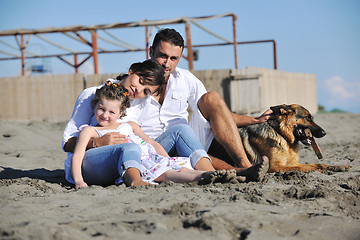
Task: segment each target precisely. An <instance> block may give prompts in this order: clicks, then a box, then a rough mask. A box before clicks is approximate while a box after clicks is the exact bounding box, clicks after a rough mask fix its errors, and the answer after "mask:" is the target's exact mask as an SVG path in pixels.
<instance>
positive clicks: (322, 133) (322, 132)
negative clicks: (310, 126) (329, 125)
mask: <svg viewBox="0 0 360 240" xmlns="http://www.w3.org/2000/svg"><path fill="white" fill-rule="evenodd" d="M321 135H322V136H323V137H324V136H325V135H326V132H325V130H324V129H321Z"/></svg>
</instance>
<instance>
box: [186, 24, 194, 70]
mask: <svg viewBox="0 0 360 240" xmlns="http://www.w3.org/2000/svg"><path fill="white" fill-rule="evenodd" d="M185 30H186V46H187V51H188V61H189V70H190V71H192V70H194V63H193V61H194V53H193V49H192V43H191V30H190V24H189V23H188V22H186V23H185Z"/></svg>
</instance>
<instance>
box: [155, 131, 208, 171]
mask: <svg viewBox="0 0 360 240" xmlns="http://www.w3.org/2000/svg"><path fill="white" fill-rule="evenodd" d="M155 141H157V142H158V143H160V145H161V146H162V147H163V148H164V149H165V151H166V152H167V153H168V154H169V155H170V156H175V155H177V156H180V157H189V158H190V162H191V166H192V167H195V165H196V163H197V162H198V161H199V160H200V159H201V158H203V157H205V158H208V159H209V160H210V157H209V156H208V155H207V153H206V151H205V150H204V147H203V146H202V145H201V143H200V141H199V140H198V138H197V137H196V135H195V133H194V131H193V130H192V128H191V127H190V126H189V125H187V124H178V125H175V126H174V127H172V128H171V129H169V130H167V131H166V132H164V133H163V134H161V135H160V136H159V137H157V138H156V139H155Z"/></svg>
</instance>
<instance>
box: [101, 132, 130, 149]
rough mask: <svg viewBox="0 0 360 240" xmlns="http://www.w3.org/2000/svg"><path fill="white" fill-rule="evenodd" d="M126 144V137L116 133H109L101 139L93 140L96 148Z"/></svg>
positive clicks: (127, 140)
mask: <svg viewBox="0 0 360 240" xmlns="http://www.w3.org/2000/svg"><path fill="white" fill-rule="evenodd" d="M128 142H129V139H128V138H127V137H126V135H123V134H120V133H118V132H109V133H107V134H105V135H104V136H102V137H99V138H95V139H94V143H95V146H96V147H102V146H107V145H115V144H121V143H128Z"/></svg>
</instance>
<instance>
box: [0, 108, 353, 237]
mask: <svg viewBox="0 0 360 240" xmlns="http://www.w3.org/2000/svg"><path fill="white" fill-rule="evenodd" d="M315 121H316V122H317V123H318V124H319V125H320V126H322V127H323V128H324V129H325V130H326V131H327V135H326V136H325V137H324V138H322V139H317V143H318V144H319V146H320V148H321V150H322V153H323V156H324V158H323V159H322V160H318V159H317V157H316V155H315V153H314V151H313V150H312V148H311V147H309V146H303V147H302V150H301V154H300V162H302V163H306V162H307V163H317V162H322V163H325V164H333V165H343V164H348V165H350V166H351V169H350V171H349V172H344V173H331V172H329V173H319V172H311V173H300V172H288V173H271V174H267V175H266V176H265V178H264V179H263V181H262V182H258V183H255V182H252V183H239V184H219V183H216V184H210V185H203V186H199V185H197V184H196V183H191V184H174V183H165V184H160V185H159V186H155V187H135V188H126V187H125V186H123V185H121V186H110V187H106V188H103V187H99V186H91V187H89V188H84V189H79V190H75V189H74V188H73V187H72V186H71V185H69V184H67V183H66V181H65V179H64V171H63V163H64V159H65V157H66V154H65V153H64V152H63V151H62V150H61V139H62V133H63V130H64V127H65V124H66V123H48V122H9V121H0V133H1V134H0V139H1V144H0V208H1V210H0V239H137V240H138V239H216V240H223V239H224V240H225V239H230V240H235V239H247V240H250V239H268V240H272V239H274V240H275V239H317V240H322V239H324V240H325V239H326V240H329V239H342V240H344V239H354V240H355V239H360V115H357V114H347V113H344V114H342V113H341V114H318V115H316V116H315Z"/></svg>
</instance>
